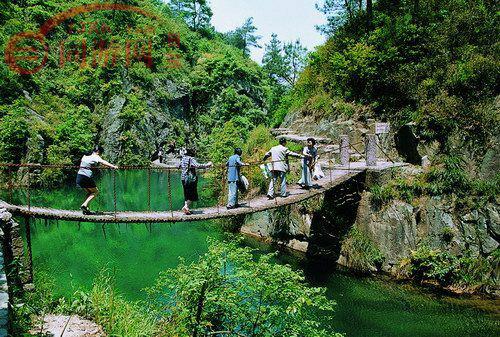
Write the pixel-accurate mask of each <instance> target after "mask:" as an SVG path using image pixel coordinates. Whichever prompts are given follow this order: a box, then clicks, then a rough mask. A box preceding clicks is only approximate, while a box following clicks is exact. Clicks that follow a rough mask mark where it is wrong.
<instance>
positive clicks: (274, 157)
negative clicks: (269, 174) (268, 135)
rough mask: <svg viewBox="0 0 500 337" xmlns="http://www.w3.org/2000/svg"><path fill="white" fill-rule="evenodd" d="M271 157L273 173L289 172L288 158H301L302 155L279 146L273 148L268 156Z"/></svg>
mask: <svg viewBox="0 0 500 337" xmlns="http://www.w3.org/2000/svg"><path fill="white" fill-rule="evenodd" d="M266 156H268V157H269V156H270V157H271V162H272V166H271V167H272V169H271V170H272V171H281V172H286V171H288V163H287V157H288V156H292V157H300V154H298V153H295V152H292V151H290V150H289V149H288V148H286V147H285V146H283V145H277V146H274V147H272V148H271V150H269V151H268V152H267V154H266Z"/></svg>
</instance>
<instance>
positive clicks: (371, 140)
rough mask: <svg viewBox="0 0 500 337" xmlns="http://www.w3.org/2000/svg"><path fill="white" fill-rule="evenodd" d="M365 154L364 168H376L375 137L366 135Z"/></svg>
mask: <svg viewBox="0 0 500 337" xmlns="http://www.w3.org/2000/svg"><path fill="white" fill-rule="evenodd" d="M365 154H366V166H377V135H374V134H368V135H366V141H365Z"/></svg>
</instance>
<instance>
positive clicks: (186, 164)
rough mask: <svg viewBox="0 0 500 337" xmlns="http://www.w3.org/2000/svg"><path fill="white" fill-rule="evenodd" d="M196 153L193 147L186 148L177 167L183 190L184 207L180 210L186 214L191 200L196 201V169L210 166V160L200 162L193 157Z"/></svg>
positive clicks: (189, 212) (189, 213) (189, 211)
mask: <svg viewBox="0 0 500 337" xmlns="http://www.w3.org/2000/svg"><path fill="white" fill-rule="evenodd" d="M195 155H196V153H195V150H194V149H187V150H186V153H185V154H184V155H183V156H182V159H181V162H180V164H179V168H180V169H181V181H182V188H183V190H184V207H182V211H183V212H184V214H186V215H191V214H192V213H191V210H190V208H189V207H190V206H191V204H192V202H193V201H198V176H197V175H196V169H197V168H199V169H204V168H209V167H212V165H213V164H212V162H208V163H206V164H200V163H198V162H197V161H196V159H195V158H194V157H195Z"/></svg>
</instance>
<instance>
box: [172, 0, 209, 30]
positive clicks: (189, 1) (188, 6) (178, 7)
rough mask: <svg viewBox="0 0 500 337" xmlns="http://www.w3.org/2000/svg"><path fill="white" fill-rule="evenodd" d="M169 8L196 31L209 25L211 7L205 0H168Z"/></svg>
mask: <svg viewBox="0 0 500 337" xmlns="http://www.w3.org/2000/svg"><path fill="white" fill-rule="evenodd" d="M169 6H170V9H171V10H172V12H173V13H174V15H176V16H177V17H180V18H182V19H183V20H184V21H186V23H187V24H188V26H189V27H190V28H191V29H193V30H195V31H197V30H201V29H205V28H209V27H210V21H211V20H212V15H213V12H212V9H211V8H210V6H209V5H208V1H207V0H170V2H169Z"/></svg>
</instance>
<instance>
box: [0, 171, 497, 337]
mask: <svg viewBox="0 0 500 337" xmlns="http://www.w3.org/2000/svg"><path fill="white" fill-rule="evenodd" d="M147 179H148V178H147V174H146V173H144V172H118V173H117V175H116V183H117V187H116V190H117V195H118V196H119V198H118V203H117V209H118V210H125V209H126V210H145V209H147V204H148V201H147V200H148V199H147V195H148V193H147V184H146V183H145V182H147ZM171 181H172V201H173V207H174V208H176V209H177V208H180V207H181V205H182V189H181V185H180V181H179V176H178V175H173V176H172V177H171ZM98 185H99V188H100V189H101V191H102V195H101V196H100V197H99V199H98V200H97V202H96V203H95V204H94V205H93V206H94V208H99V209H100V210H112V209H113V207H114V206H113V197H112V195H113V193H112V191H113V179H112V176H111V174H110V173H104V174H103V176H102V177H101V178H100V179H99V183H98ZM151 186H152V188H151V208H152V209H153V210H164V209H168V208H169V202H168V193H167V190H168V189H167V187H168V179H167V176H166V175H165V174H160V173H157V172H153V173H152V175H151ZM200 190H201V191H203V183H201V186H200ZM2 197H3V198H4V199H6V198H8V196H7V195H6V192H4V193H3V196H2ZM83 197H84V193H83V192H82V191H80V190H78V189H77V188H75V187H73V186H68V187H66V188H62V189H59V190H57V191H51V192H50V193H49V192H47V191H33V192H32V199H31V202H32V205H37V206H50V207H55V208H68V209H77V208H78V207H79V205H80V203H81V201H82V199H83ZM25 198H26V196H25V195H24V194H22V193H21V192H20V191H13V200H14V201H16V202H23V201H25ZM198 206H203V205H200V204H199V205H198ZM20 220H21V219H20ZM31 228H32V229H31V234H32V250H33V262H34V268H35V269H36V270H44V271H46V272H48V273H49V274H50V275H51V277H53V278H54V279H55V280H56V284H57V286H56V289H54V291H55V293H56V294H58V295H64V296H70V295H71V294H72V293H73V292H74V291H75V290H77V289H82V288H83V289H88V288H90V286H91V284H92V281H93V279H94V278H95V276H96V275H97V274H98V273H99V271H100V270H102V269H103V268H108V269H110V270H112V271H113V272H114V274H115V277H116V287H117V289H118V290H119V291H120V292H121V293H122V294H123V295H124V296H125V297H126V298H128V299H130V300H137V299H142V298H144V296H145V294H144V293H143V292H142V291H141V290H142V289H143V288H145V287H148V286H151V285H152V284H153V282H154V280H155V278H156V276H157V275H158V273H159V272H160V271H161V270H164V269H167V268H171V267H175V266H176V265H177V263H178V258H179V257H183V258H185V259H186V260H188V261H189V260H195V259H197V257H198V256H199V255H200V254H203V253H204V252H205V251H206V249H207V241H206V240H207V238H208V237H212V238H219V239H220V238H222V237H223V233H222V232H221V231H220V230H219V229H218V228H217V224H216V223H214V222H193V223H176V224H151V225H144V224H106V225H102V224H89V223H81V224H77V223H70V222H62V221H58V222H56V221H44V220H35V221H33V220H32V222H31ZM245 244H247V245H250V246H252V247H254V248H257V249H259V250H261V251H263V252H269V251H273V247H270V246H269V245H265V244H262V243H260V242H256V241H254V240H252V239H247V240H245ZM276 263H288V264H290V265H292V266H293V267H295V268H297V269H301V270H303V271H304V273H305V275H306V277H307V280H308V282H310V283H311V284H312V285H315V286H323V287H326V288H327V289H328V296H330V297H331V298H332V299H334V300H335V301H337V303H338V306H337V310H336V316H335V319H336V322H337V324H336V325H337V331H339V332H344V333H346V334H347V336H384V337H385V336H387V337H389V336H436V337H437V336H471V337H472V336H484V337H486V336H500V324H499V317H500V315H499V314H498V312H499V304H498V302H495V301H492V300H478V299H470V298H456V297H450V296H445V295H442V294H441V295H440V294H436V293H431V292H429V291H427V290H423V289H420V288H415V287H412V286H409V285H401V284H396V283H395V282H392V281H389V280H382V279H379V278H363V277H357V276H353V275H351V274H349V273H346V272H342V271H339V270H338V269H336V268H335V267H334V266H328V265H326V264H324V263H315V262H314V261H309V260H307V259H306V258H304V257H303V256H300V255H298V254H292V253H289V252H281V253H280V254H279V256H278V258H277V259H276Z"/></svg>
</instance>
